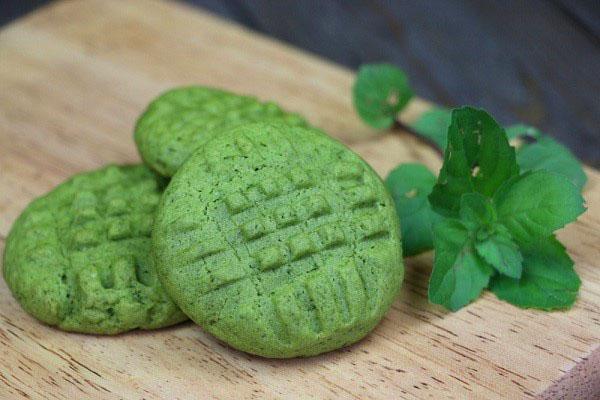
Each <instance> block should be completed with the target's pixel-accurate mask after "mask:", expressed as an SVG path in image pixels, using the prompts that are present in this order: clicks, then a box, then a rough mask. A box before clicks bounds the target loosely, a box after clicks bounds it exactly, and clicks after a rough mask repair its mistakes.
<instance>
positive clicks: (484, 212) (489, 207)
mask: <svg viewBox="0 0 600 400" xmlns="http://www.w3.org/2000/svg"><path fill="white" fill-rule="evenodd" d="M459 215H460V220H461V222H462V223H463V224H465V226H467V227H468V228H470V229H471V230H477V229H478V228H480V227H488V226H491V225H492V224H493V223H494V222H495V221H496V211H495V210H494V206H493V204H492V202H491V200H490V199H489V198H487V197H485V196H484V195H482V194H480V193H466V194H463V195H462V197H461V199H460V212H459Z"/></svg>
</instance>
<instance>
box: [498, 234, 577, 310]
mask: <svg viewBox="0 0 600 400" xmlns="http://www.w3.org/2000/svg"><path fill="white" fill-rule="evenodd" d="M522 252H523V258H524V260H523V274H522V276H521V279H520V280H517V279H512V278H509V277H506V276H502V275H497V276H495V277H494V278H492V281H491V282H490V290H491V291H492V292H494V293H495V294H496V296H498V298H500V299H502V300H505V301H508V302H509V303H512V304H514V305H516V306H519V307H522V308H539V309H542V310H554V309H564V308H569V307H571V306H572V305H573V303H574V302H575V300H576V299H577V292H578V291H579V286H580V285H581V280H580V279H579V277H578V276H577V273H575V271H574V270H573V261H572V260H571V258H570V257H569V255H568V254H567V252H566V251H565V248H564V246H563V245H562V244H560V242H559V241H558V240H556V238H555V237H554V236H551V237H549V238H542V239H540V240H538V241H536V242H532V243H528V244H527V245H525V246H523V247H522Z"/></svg>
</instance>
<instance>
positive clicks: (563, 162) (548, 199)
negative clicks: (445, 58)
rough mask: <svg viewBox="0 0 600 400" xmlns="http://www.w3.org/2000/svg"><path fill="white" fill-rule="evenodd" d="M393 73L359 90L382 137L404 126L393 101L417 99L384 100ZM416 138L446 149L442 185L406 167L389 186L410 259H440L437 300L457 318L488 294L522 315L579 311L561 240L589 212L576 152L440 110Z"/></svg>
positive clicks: (370, 73)
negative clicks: (525, 311)
mask: <svg viewBox="0 0 600 400" xmlns="http://www.w3.org/2000/svg"><path fill="white" fill-rule="evenodd" d="M390 67H391V66H389V65H388V66H386V67H385V71H386V72H385V73H375V72H374V71H376V69H375V70H373V69H370V68H363V69H361V73H360V74H359V81H358V82H357V84H356V85H355V88H354V89H355V91H354V99H355V105H356V106H357V110H358V111H359V114H360V115H361V117H363V119H365V120H366V121H367V122H368V123H370V124H371V125H373V126H376V127H389V126H391V125H392V124H393V123H394V120H395V119H397V117H398V113H399V111H400V109H401V108H398V107H397V105H398V103H394V105H393V106H390V104H388V102H386V101H385V100H384V99H387V98H389V96H390V93H392V94H393V96H392V97H394V98H397V95H398V93H400V92H399V90H400V91H401V90H404V93H410V96H412V92H411V91H410V90H409V89H407V85H408V84H407V80H406V79H404V78H401V79H399V80H398V81H397V82H396V83H395V85H396V86H395V89H393V90H392V92H390V91H389V90H382V91H381V93H379V94H377V93H376V91H377V90H379V89H381V86H380V85H385V82H386V79H387V78H384V77H385V76H386V75H387V74H390V76H391V75H393V74H392V73H391V71H390V69H389V68H390ZM391 68H393V67H391ZM370 79H373V80H374V84H372V83H373V82H369V80H370ZM391 80H393V79H391ZM378 85H379V86H378ZM361 87H362V88H363V89H361ZM365 88H368V90H367V89H365ZM378 88H379V89H378ZM359 89H360V90H359ZM364 94H368V96H367V97H364V96H363V100H365V101H364V102H362V103H361V101H360V97H361V95H364ZM410 96H407V97H405V98H407V99H409V98H410ZM366 99H369V100H368V101H366ZM360 107H362V109H361V108H360ZM377 107H380V109H379V110H377ZM396 124H397V125H398V126H402V124H401V123H399V122H397V123H396ZM409 128H410V129H412V130H413V133H416V134H417V135H420V136H422V137H424V138H426V139H427V140H428V141H429V142H431V143H433V144H435V145H436V146H438V147H440V148H444V149H445V151H444V163H443V165H442V168H441V170H440V173H439V176H438V177H437V179H436V178H435V177H434V175H433V174H432V173H431V172H429V170H427V168H426V167H425V166H422V165H419V164H403V165H400V166H398V167H397V168H396V169H394V170H393V171H392V172H391V173H390V175H389V176H388V177H387V179H386V186H387V187H388V189H389V191H390V192H391V194H392V197H393V198H394V202H395V204H396V209H397V211H398V215H399V217H400V224H401V230H402V238H403V248H404V254H405V255H408V256H410V255H414V254H418V253H420V252H423V251H426V250H429V249H431V248H433V249H434V250H435V256H434V262H433V270H432V273H431V277H430V281H429V290H428V293H429V300H430V301H431V302H432V303H435V304H440V305H443V306H444V307H446V308H448V309H450V310H452V311H456V310H458V309H460V308H462V307H464V306H465V305H467V304H469V303H470V302H471V301H473V300H475V299H476V298H477V297H478V296H479V295H480V294H481V292H482V291H483V290H485V289H490V290H491V291H492V292H494V293H495V294H496V296H497V297H498V298H500V299H502V300H505V301H508V302H510V303H512V304H514V305H516V306H519V307H524V308H530V307H532V308H539V309H543V310H554V309H564V308H569V307H571V306H572V305H573V303H574V302H575V300H576V298H577V293H578V290H579V286H580V284H581V281H580V279H579V277H578V276H577V274H576V272H575V271H574V269H573V261H572V260H571V258H570V257H569V255H568V254H567V252H566V250H565V248H564V247H563V246H562V245H561V244H560V242H558V240H557V239H556V237H555V235H554V233H555V231H556V230H557V229H560V228H562V227H564V226H565V225H566V224H568V223H570V222H572V221H574V220H576V219H577V217H578V216H579V215H581V213H583V212H584V211H585V207H584V205H583V204H584V200H583V198H582V196H581V194H580V190H581V188H582V187H583V184H584V183H585V180H586V178H585V174H584V173H583V170H582V168H581V165H580V164H579V162H578V161H577V160H576V159H575V157H574V156H573V155H572V154H571V153H570V152H569V150H567V149H566V148H564V146H562V145H560V144H559V143H557V142H556V141H554V140H553V139H551V138H549V137H547V136H545V135H544V134H543V133H541V132H540V131H539V130H537V129H535V128H532V127H529V126H526V125H513V126H511V127H508V128H507V129H506V130H505V129H504V128H502V127H501V126H500V125H499V124H498V123H497V122H496V121H495V120H494V119H493V118H492V117H491V116H490V115H489V114H487V113H486V112H485V111H483V110H479V109H476V108H472V107H463V108H459V109H455V110H452V111H450V110H447V109H443V108H437V109H433V110H431V111H429V112H426V113H424V114H423V115H422V116H421V117H420V118H419V119H418V120H417V121H416V122H414V123H413V124H411V125H410V126H409ZM520 137H527V139H528V140H526V141H524V142H522V143H521V145H520V146H519V147H518V148H517V149H515V148H514V147H513V146H511V145H510V143H509V140H512V139H517V138H520Z"/></svg>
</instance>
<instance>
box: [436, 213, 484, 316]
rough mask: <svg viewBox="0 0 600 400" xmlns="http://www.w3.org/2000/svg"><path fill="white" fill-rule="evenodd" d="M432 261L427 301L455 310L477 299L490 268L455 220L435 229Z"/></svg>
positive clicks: (461, 226)
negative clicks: (433, 257)
mask: <svg viewBox="0 0 600 400" xmlns="http://www.w3.org/2000/svg"><path fill="white" fill-rule="evenodd" d="M433 237H434V247H435V259H434V262H433V271H432V272H431V278H430V280H429V301H431V302H432V303H435V304H441V305H443V306H445V307H446V308H448V309H450V310H452V311H456V310H458V309H460V308H462V307H464V306H465V305H467V304H468V303H469V302H471V301H472V300H474V299H476V298H477V297H478V296H479V294H480V293H481V291H482V290H483V289H484V288H485V287H486V286H487V285H488V282H489V279H490V276H491V275H492V273H493V269H492V267H491V266H490V265H488V264H487V262H485V260H483V259H482V258H481V257H479V256H478V255H477V252H476V250H475V248H474V246H473V239H472V237H471V235H470V234H469V231H468V230H467V228H466V227H465V226H464V225H463V224H462V223H461V222H460V221H457V220H454V219H445V220H443V221H442V222H440V223H438V224H437V225H436V226H435V227H434V235H433Z"/></svg>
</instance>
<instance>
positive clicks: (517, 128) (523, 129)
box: [504, 124, 542, 140]
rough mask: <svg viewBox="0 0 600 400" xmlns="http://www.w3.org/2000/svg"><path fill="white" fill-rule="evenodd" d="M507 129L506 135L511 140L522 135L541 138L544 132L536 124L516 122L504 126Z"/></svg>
mask: <svg viewBox="0 0 600 400" xmlns="http://www.w3.org/2000/svg"><path fill="white" fill-rule="evenodd" d="M504 129H505V130H506V136H508V139H509V140H512V139H516V138H518V137H521V136H529V137H532V138H536V139H537V138H539V137H541V136H542V132H540V130H539V129H537V128H536V127H534V126H529V125H525V124H515V125H510V126H507V127H506V128H504Z"/></svg>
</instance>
